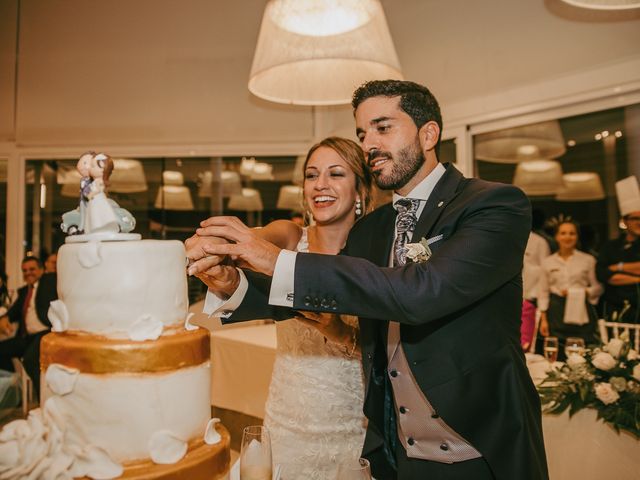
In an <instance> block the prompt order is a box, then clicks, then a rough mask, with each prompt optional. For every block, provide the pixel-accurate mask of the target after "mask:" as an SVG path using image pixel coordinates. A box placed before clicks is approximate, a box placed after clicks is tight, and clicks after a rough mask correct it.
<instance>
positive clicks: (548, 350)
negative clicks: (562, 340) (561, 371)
mask: <svg viewBox="0 0 640 480" xmlns="http://www.w3.org/2000/svg"><path fill="white" fill-rule="evenodd" d="M544 358H546V359H547V361H548V362H549V365H553V364H554V363H555V362H556V361H557V360H558V337H545V339H544Z"/></svg>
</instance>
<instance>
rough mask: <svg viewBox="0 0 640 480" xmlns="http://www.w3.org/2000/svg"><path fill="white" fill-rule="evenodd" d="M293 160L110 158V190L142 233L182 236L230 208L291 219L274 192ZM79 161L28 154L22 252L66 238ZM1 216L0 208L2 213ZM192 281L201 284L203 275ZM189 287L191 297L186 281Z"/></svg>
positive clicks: (252, 219)
mask: <svg viewBox="0 0 640 480" xmlns="http://www.w3.org/2000/svg"><path fill="white" fill-rule="evenodd" d="M295 161H296V159H295V157H268V158H255V159H254V158H251V159H248V158H244V159H243V158H242V157H215V158H187V159H177V158H144V159H133V158H127V159H123V158H114V171H113V173H112V175H111V177H110V179H109V186H108V194H109V197H110V198H111V199H113V200H114V201H116V202H117V203H118V205H119V206H120V207H122V208H125V209H127V210H128V211H129V212H131V213H132V214H133V216H134V217H135V218H136V228H135V232H136V233H140V234H141V235H142V238H143V239H167V240H169V239H171V240H179V241H184V240H186V239H187V238H188V237H189V236H191V235H192V234H193V232H194V230H195V228H196V227H197V226H198V224H199V223H200V221H202V220H203V219H205V218H207V217H209V216H211V215H221V214H225V215H235V216H237V217H239V218H240V219H241V220H243V221H244V222H246V223H247V224H248V225H251V226H259V225H262V224H263V223H267V222H270V221H272V220H275V219H279V218H289V217H290V216H291V212H292V210H293V205H292V204H291V201H289V203H286V202H285V204H282V203H281V204H280V205H278V197H279V193H280V190H281V188H282V187H285V186H288V185H291V184H292V179H293V170H294V166H295ZM76 163H77V159H69V160H45V161H42V160H30V161H27V165H26V175H27V185H26V199H25V200H26V219H25V253H26V252H33V254H35V255H38V256H40V257H41V258H46V256H47V255H48V254H49V253H50V252H54V251H56V250H57V249H58V248H59V247H60V246H61V245H62V244H63V243H64V240H65V234H64V233H63V232H62V231H61V229H60V223H61V218H62V214H63V213H65V212H67V211H70V210H73V209H75V208H76V207H78V204H79V200H80V174H79V173H78V172H77V170H76ZM4 171H5V172H6V162H5V170H4ZM1 173H2V170H0V174H1ZM4 178H5V181H4V182H3V183H1V184H0V185H1V187H2V190H1V191H0V193H2V202H6V173H5V177H4ZM301 201H302V199H301V198H300V204H301ZM5 215H6V208H3V209H2V219H3V220H4V217H5ZM2 225H3V228H4V225H5V222H4V221H3V223H2ZM3 243H4V237H3ZM2 252H4V248H3V250H2ZM190 286H191V285H190ZM193 287H194V288H196V289H199V288H200V282H199V281H198V282H194V286H193ZM190 294H191V299H192V300H193V299H194V294H192V289H191V288H190Z"/></svg>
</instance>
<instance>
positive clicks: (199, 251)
mask: <svg viewBox="0 0 640 480" xmlns="http://www.w3.org/2000/svg"><path fill="white" fill-rule="evenodd" d="M217 243H227V240H226V239H224V238H216V237H212V236H206V235H198V234H197V233H195V234H194V235H192V236H191V237H189V238H187V240H186V241H185V242H184V248H185V253H186V255H187V271H188V273H189V275H197V274H200V273H203V272H205V271H207V270H209V269H210V268H212V267H215V266H216V265H219V264H221V263H223V262H224V261H225V256H224V255H211V254H209V253H207V252H206V251H205V248H204V247H205V246H206V245H212V244H217Z"/></svg>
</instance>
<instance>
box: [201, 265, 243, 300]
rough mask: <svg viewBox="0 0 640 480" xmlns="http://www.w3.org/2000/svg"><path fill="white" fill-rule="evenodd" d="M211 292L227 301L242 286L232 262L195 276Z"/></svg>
mask: <svg viewBox="0 0 640 480" xmlns="http://www.w3.org/2000/svg"><path fill="white" fill-rule="evenodd" d="M195 276H196V277H198V278H199V279H200V280H201V281H202V282H203V283H204V284H205V285H206V286H207V287H208V288H209V290H210V291H211V292H213V293H215V294H216V295H217V296H218V297H221V298H224V299H227V298H229V297H230V296H231V295H233V292H235V291H236V289H237V288H238V285H239V284H240V274H239V273H238V269H237V268H236V267H235V266H234V265H233V263H232V262H225V264H220V265H215V266H213V267H211V268H210V269H208V270H206V271H205V272H202V273H197V274H196V275H195Z"/></svg>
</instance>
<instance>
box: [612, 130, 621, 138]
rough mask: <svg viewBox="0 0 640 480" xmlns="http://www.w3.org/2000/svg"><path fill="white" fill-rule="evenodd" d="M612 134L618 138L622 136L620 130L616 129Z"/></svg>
mask: <svg viewBox="0 0 640 480" xmlns="http://www.w3.org/2000/svg"><path fill="white" fill-rule="evenodd" d="M614 135H615V136H616V138H620V137H621V136H622V132H621V131H620V130H616V133H614Z"/></svg>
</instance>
